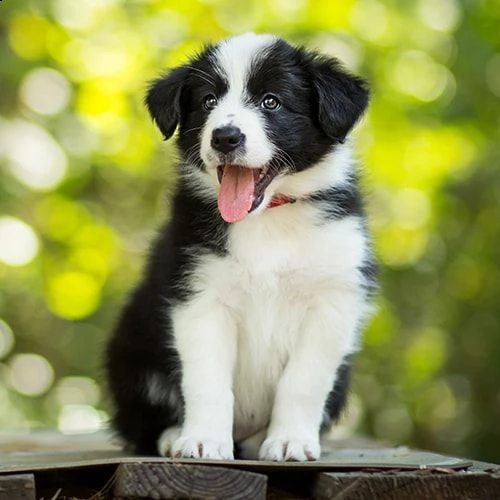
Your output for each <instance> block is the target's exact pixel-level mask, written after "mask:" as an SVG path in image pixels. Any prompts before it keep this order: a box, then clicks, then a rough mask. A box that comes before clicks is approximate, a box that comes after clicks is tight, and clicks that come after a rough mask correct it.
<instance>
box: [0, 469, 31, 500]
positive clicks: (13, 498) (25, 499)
mask: <svg viewBox="0 0 500 500" xmlns="http://www.w3.org/2000/svg"><path fill="white" fill-rule="evenodd" d="M35 498H36V496H35V477H34V476H33V474H16V475H8V476H0V500H35Z"/></svg>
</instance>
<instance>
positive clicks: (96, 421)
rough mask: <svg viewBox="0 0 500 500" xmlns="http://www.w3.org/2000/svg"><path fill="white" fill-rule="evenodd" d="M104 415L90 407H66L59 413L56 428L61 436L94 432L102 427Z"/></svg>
mask: <svg viewBox="0 0 500 500" xmlns="http://www.w3.org/2000/svg"><path fill="white" fill-rule="evenodd" d="M104 418H105V417H104V415H103V413H102V412H99V411H98V410H96V409H95V408H94V407H93V406H90V405H66V406H63V408H62V409H61V412H60V413H59V419H58V428H59V430H60V431H61V432H62V433H63V434H81V433H86V432H95V431H98V430H99V429H102V428H103V426H104Z"/></svg>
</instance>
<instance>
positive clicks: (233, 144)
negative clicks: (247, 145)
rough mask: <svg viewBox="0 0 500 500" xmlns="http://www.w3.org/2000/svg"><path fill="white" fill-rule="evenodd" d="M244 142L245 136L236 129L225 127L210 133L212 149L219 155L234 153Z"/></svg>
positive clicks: (230, 126)
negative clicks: (218, 152)
mask: <svg viewBox="0 0 500 500" xmlns="http://www.w3.org/2000/svg"><path fill="white" fill-rule="evenodd" d="M244 142H245V135H244V134H242V133H241V130H240V129H239V128H238V127H233V126H232V125H227V126H225V127H219V128H216V129H215V130H214V131H213V132H212V142H211V144H212V147H213V148H214V149H216V150H217V151H220V152H221V153H224V154H227V153H230V152H231V151H234V150H235V149H236V148H237V147H238V146H241V145H242V144H243V143H244Z"/></svg>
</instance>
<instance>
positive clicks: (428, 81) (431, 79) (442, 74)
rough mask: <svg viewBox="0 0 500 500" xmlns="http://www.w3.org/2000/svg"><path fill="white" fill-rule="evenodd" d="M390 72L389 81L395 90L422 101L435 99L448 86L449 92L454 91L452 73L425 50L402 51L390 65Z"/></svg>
mask: <svg viewBox="0 0 500 500" xmlns="http://www.w3.org/2000/svg"><path fill="white" fill-rule="evenodd" d="M390 72H391V75H390V78H389V81H391V82H393V85H395V87H396V88H397V90H399V91H400V92H402V93H404V94H408V95H411V96H413V97H416V98H417V99H419V100H421V101H424V102H430V101H434V100H436V99H437V98H438V97H440V96H441V95H442V94H443V92H444V91H445V90H447V88H448V87H449V89H448V90H449V92H451V91H454V87H455V79H454V77H453V75H452V74H451V73H450V72H449V71H448V69H447V68H446V67H445V66H443V65H441V64H439V63H437V62H435V61H434V60H433V59H432V58H431V57H430V56H429V55H428V54H426V53H425V52H421V51H418V50H411V51H408V52H404V53H403V54H401V55H400V57H399V58H398V59H397V60H396V61H395V63H394V65H391V66H390ZM448 98H449V96H448Z"/></svg>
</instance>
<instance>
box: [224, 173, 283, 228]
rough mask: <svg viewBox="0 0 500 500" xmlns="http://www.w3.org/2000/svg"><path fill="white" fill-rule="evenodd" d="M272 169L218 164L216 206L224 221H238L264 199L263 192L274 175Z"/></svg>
mask: <svg viewBox="0 0 500 500" xmlns="http://www.w3.org/2000/svg"><path fill="white" fill-rule="evenodd" d="M276 175H277V172H276V171H275V170H274V169H271V168H269V167H268V166H265V167H263V168H249V167H243V166H241V165H231V164H229V165H219V166H218V167H217V176H218V178H219V182H220V190H219V200H218V206H219V211H220V213H221V215H222V218H223V219H224V220H225V221H226V222H239V221H240V220H243V219H244V218H245V217H246V216H247V215H248V214H249V213H250V212H252V211H253V210H255V209H256V208H257V207H258V206H259V205H260V204H261V203H262V200H263V199H264V192H265V190H266V188H267V186H269V184H270V183H271V181H272V180H273V179H274V178H275V177H276Z"/></svg>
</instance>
